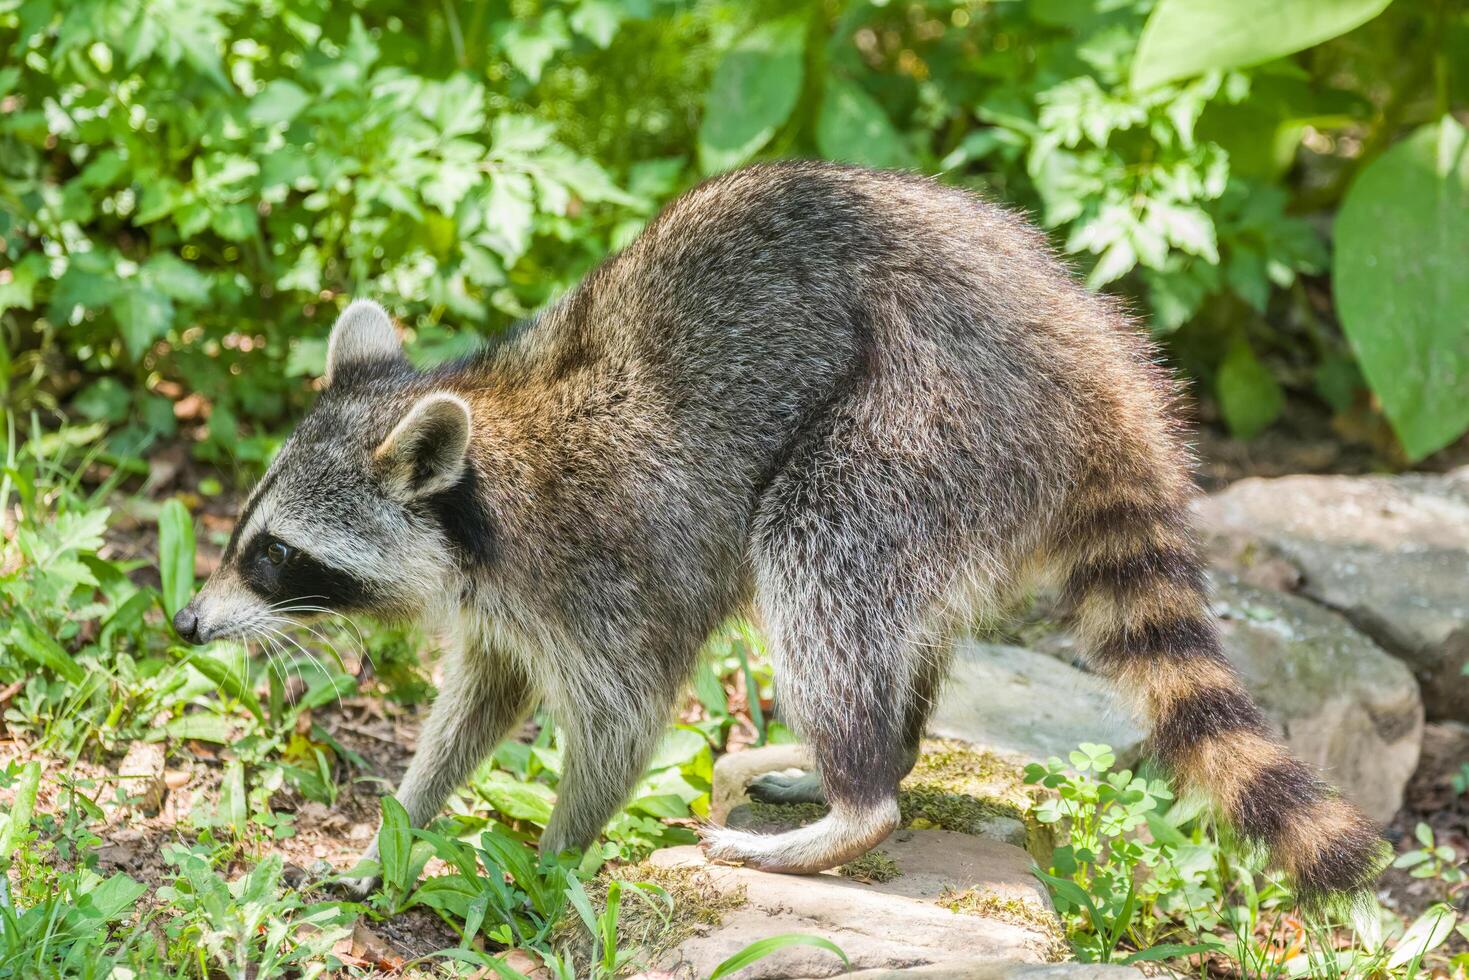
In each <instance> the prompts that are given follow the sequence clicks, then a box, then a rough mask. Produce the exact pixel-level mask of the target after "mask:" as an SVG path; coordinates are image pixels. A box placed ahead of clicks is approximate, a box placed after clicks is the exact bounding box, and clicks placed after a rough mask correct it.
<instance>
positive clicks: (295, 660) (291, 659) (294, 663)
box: [261, 625, 328, 687]
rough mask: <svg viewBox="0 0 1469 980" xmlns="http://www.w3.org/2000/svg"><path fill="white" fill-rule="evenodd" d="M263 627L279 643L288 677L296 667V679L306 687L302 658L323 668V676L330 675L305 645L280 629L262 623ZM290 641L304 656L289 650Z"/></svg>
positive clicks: (319, 668) (314, 665)
mask: <svg viewBox="0 0 1469 980" xmlns="http://www.w3.org/2000/svg"><path fill="white" fill-rule="evenodd" d="M261 628H262V629H263V630H267V631H269V633H270V635H271V636H272V637H273V638H274V641H275V643H277V644H279V646H278V649H279V650H280V654H281V662H282V663H283V664H285V665H286V672H285V676H286V677H288V678H289V677H290V676H291V669H292V668H294V669H295V671H296V679H297V680H299V681H300V682H301V686H302V687H305V686H306V677H305V675H304V674H302V673H301V660H302V659H303V658H304V659H306V660H308V661H310V662H311V665H312V666H313V667H316V668H317V669H318V670H321V671H322V674H323V676H328V675H326V671H325V670H324V669H322V667H321V665H320V664H318V663H317V662H316V660H315V659H314V658H313V657H312V656H311V655H310V653H308V652H307V651H306V649H305V648H304V647H302V646H301V645H300V644H299V643H297V642H296V641H295V640H293V639H291V638H290V637H289V636H287V635H286V634H284V633H282V632H281V631H280V630H278V629H275V628H274V627H271V626H264V625H262V627H261ZM288 643H289V644H291V645H292V646H295V647H296V649H298V650H300V651H301V654H302V656H301V657H297V656H293V655H291V654H290V653H289V652H288V651H289V649H290V647H288V646H286V644H288Z"/></svg>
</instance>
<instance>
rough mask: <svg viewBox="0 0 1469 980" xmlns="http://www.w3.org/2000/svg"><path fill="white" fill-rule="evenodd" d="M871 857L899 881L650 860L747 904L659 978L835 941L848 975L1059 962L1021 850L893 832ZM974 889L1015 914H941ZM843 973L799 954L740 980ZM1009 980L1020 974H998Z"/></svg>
mask: <svg viewBox="0 0 1469 980" xmlns="http://www.w3.org/2000/svg"><path fill="white" fill-rule="evenodd" d="M878 850H879V851H881V853H883V854H884V855H886V856H887V857H888V858H890V859H891V860H892V862H893V863H894V864H895V865H896V867H897V869H898V871H899V874H898V876H897V877H895V878H893V879H891V880H889V881H886V882H882V883H873V884H864V883H862V882H859V881H855V880H852V879H849V878H844V877H842V876H841V875H839V874H837V873H836V872H830V871H829V872H824V873H822V874H819V875H807V876H796V875H778V874H768V873H766V872H762V871H755V870H753V869H751V868H743V867H728V866H722V865H710V864H708V863H707V862H705V860H704V857H703V855H702V854H701V853H700V851H699V850H698V849H697V848H693V847H680V848H671V849H669V850H664V851H658V852H656V853H655V854H654V855H653V857H652V858H651V861H652V863H653V864H655V865H659V866H662V867H676V868H688V869H697V870H698V871H699V872H700V873H701V874H703V875H705V876H706V881H707V883H708V884H710V885H712V887H713V888H714V889H715V890H716V891H718V892H719V893H721V894H730V893H736V892H742V893H743V895H744V897H745V904H744V905H743V906H742V907H740V908H738V909H736V910H735V911H733V912H728V913H725V914H724V915H723V916H722V919H721V921H720V923H719V924H718V925H716V926H712V927H708V928H707V930H706V931H705V932H704V933H703V934H701V935H695V936H692V937H690V938H688V939H686V940H684V941H683V942H682V943H680V944H679V945H678V946H676V947H674V948H673V949H672V950H670V951H668V952H667V953H665V954H663V955H662V956H661V957H659V959H658V961H657V962H656V963H655V964H654V967H655V968H656V969H659V970H666V971H668V972H671V973H673V974H674V975H675V976H677V977H681V978H682V977H705V976H708V975H709V973H710V972H711V971H712V970H713V969H714V968H715V967H716V966H717V965H718V964H719V963H720V962H722V961H723V960H724V959H726V958H728V957H729V956H731V955H733V954H734V953H736V952H738V951H739V950H740V949H742V948H743V947H744V946H745V945H747V944H748V943H751V942H754V941H755V940H758V939H764V938H767V937H769V936H775V935H780V934H782V933H788V932H803V933H810V934H814V935H818V936H822V937H824V938H826V939H829V940H831V941H832V942H834V943H835V944H836V945H837V946H839V947H841V949H842V950H843V951H844V952H845V953H846V954H847V956H848V958H849V959H850V961H851V964H852V969H853V970H854V971H857V970H888V971H891V970H899V969H909V968H913V967H924V966H930V965H934V964H945V963H953V962H959V963H963V962H966V961H967V962H974V961H976V960H982V961H985V962H993V961H1004V962H1007V963H1031V964H1044V963H1046V962H1047V961H1048V960H1051V959H1055V958H1057V957H1059V956H1061V955H1063V954H1064V951H1065V945H1064V940H1063V939H1062V938H1061V932H1060V924H1059V922H1058V921H1057V920H1056V919H1055V916H1054V913H1053V912H1052V911H1051V905H1050V899H1049V897H1048V896H1047V895H1046V893H1045V890H1044V889H1043V888H1042V887H1041V886H1040V884H1039V883H1038V882H1037V881H1036V879H1035V878H1034V877H1032V876H1031V874H1030V863H1031V859H1030V856H1029V855H1028V854H1026V852H1024V851H1022V850H1020V849H1019V848H1016V847H1012V846H1010V845H1008V844H1001V843H999V842H996V841H991V840H985V839H982V838H979V837H972V836H969V835H967V834H955V833H948V832H946V831H941V830H919V831H900V832H898V833H896V834H894V835H893V836H892V837H891V838H889V839H888V840H887V841H886V842H885V843H883V844H881V845H880V846H879V848H878ZM970 889H973V890H974V892H975V893H976V894H982V895H986V896H994V900H995V901H996V903H1003V905H1004V907H1005V908H1009V909H1020V910H1022V911H1021V912H1020V913H1019V914H1006V915H1003V916H1001V915H971V914H966V913H962V912H956V911H953V910H951V909H949V908H947V907H945V906H944V905H943V904H941V903H942V902H943V901H945V900H946V899H947V898H948V897H950V896H953V895H955V894H957V893H962V892H965V891H967V890H970ZM842 973H843V968H842V964H841V961H840V960H838V959H837V958H836V957H835V956H833V955H832V954H831V953H829V952H825V951H822V950H820V949H816V948H813V947H808V946H797V947H790V948H788V949H784V950H781V951H779V952H777V953H775V954H774V955H772V956H770V957H768V958H766V959H764V960H761V961H759V962H758V963H756V964H754V965H753V966H751V967H749V968H748V969H747V970H745V971H742V972H741V973H740V974H739V976H740V977H741V978H744V980H756V978H767V980H775V978H796V977H812V978H815V977H831V976H837V975H840V974H842ZM939 975H943V974H939ZM1012 975H1017V974H1008V973H1001V974H996V976H1012ZM1018 975H1021V976H1023V974H1018ZM1039 976H1041V977H1044V976H1048V975H1047V974H1041V975H1039Z"/></svg>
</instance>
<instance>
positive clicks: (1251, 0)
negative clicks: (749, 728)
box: [1131, 0, 1392, 91]
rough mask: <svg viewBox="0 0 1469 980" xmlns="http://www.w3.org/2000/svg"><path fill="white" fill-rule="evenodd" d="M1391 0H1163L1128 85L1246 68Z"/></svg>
mask: <svg viewBox="0 0 1469 980" xmlns="http://www.w3.org/2000/svg"><path fill="white" fill-rule="evenodd" d="M1391 2H1392V0H1288V2H1281V0H1229V2H1227V3H1221V2H1219V0H1160V2H1159V3H1158V6H1156V7H1154V8H1153V12H1152V14H1151V15H1150V16H1149V17H1148V22H1147V24H1146V26H1144V27H1143V34H1142V38H1141V40H1139V41H1138V46H1137V56H1136V58H1134V60H1133V65H1132V78H1131V83H1132V88H1133V90H1134V91H1142V90H1144V89H1149V88H1152V87H1154V86H1156V85H1161V84H1163V83H1164V82H1171V81H1173V80H1174V79H1178V78H1187V77H1189V76H1191V75H1200V74H1203V73H1204V72H1206V71H1212V70H1215V69H1222V68H1244V67H1248V66H1249V65H1258V64H1260V63H1261V62H1265V61H1270V60H1271V59H1272V58H1279V57H1280V56H1282V55H1287V54H1290V53H1292V52H1294V51H1301V50H1303V49H1305V48H1309V47H1311V46H1312V45H1313V44H1320V43H1321V42H1322V41H1325V40H1327V39H1329V38H1333V37H1336V36H1337V35H1338V34H1344V33H1346V32H1347V31H1349V30H1351V29H1352V28H1354V27H1357V26H1358V25H1361V24H1365V23H1366V22H1367V21H1369V20H1371V19H1372V18H1373V17H1376V16H1377V15H1378V14H1380V13H1382V11H1383V10H1384V9H1386V8H1387V5H1388V4H1389V3H1391Z"/></svg>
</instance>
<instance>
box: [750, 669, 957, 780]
mask: <svg viewBox="0 0 1469 980" xmlns="http://www.w3.org/2000/svg"><path fill="white" fill-rule="evenodd" d="M951 652H952V645H951V643H949V642H945V643H944V644H943V645H942V646H941V647H938V648H937V649H936V650H933V651H929V652H928V655H927V656H925V657H923V658H922V660H921V661H920V664H919V668H918V670H917V671H916V672H915V675H914V677H913V683H912V691H911V692H910V693H909V697H908V711H907V714H906V715H905V717H904V743H903V744H904V762H903V765H902V767H901V768H902V773H903V776H906V775H907V774H908V773H910V772H912V771H913V767H914V765H916V764H917V762H918V754H919V751H920V749H921V746H922V742H923V734H924V731H925V729H926V727H927V725H928V718H929V715H931V714H932V713H933V708H934V705H935V704H936V703H937V699H938V694H939V688H940V687H941V686H942V684H943V680H944V675H945V674H946V673H947V670H948V665H949V655H950V653H951ZM899 779H900V780H901V779H902V777H901V776H900V777H899ZM746 792H747V793H748V794H749V795H750V797H751V798H753V799H755V800H759V801H760V802H762V803H775V804H782V805H791V804H800V803H816V804H820V805H821V806H825V805H826V790H825V789H824V788H823V787H822V783H821V773H820V772H819V771H817V770H815V769H811V770H807V771H803V770H799V769H792V770H787V771H784V772H767V773H763V774H762V775H759V776H756V777H755V778H754V779H752V780H751V781H750V785H749V786H748V787H746Z"/></svg>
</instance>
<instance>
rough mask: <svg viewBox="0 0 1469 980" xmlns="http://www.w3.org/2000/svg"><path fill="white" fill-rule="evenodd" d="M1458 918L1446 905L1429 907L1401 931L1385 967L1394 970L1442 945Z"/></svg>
mask: <svg viewBox="0 0 1469 980" xmlns="http://www.w3.org/2000/svg"><path fill="white" fill-rule="evenodd" d="M1458 919H1459V915H1458V913H1457V912H1455V911H1454V910H1453V909H1452V908H1450V907H1449V906H1447V905H1434V906H1432V907H1430V908H1429V909H1428V911H1426V912H1424V913H1423V914H1422V915H1420V916H1419V917H1418V918H1417V919H1416V920H1414V922H1413V924H1412V925H1410V926H1409V927H1408V931H1407V932H1405V933H1403V938H1402V939H1399V940H1398V944H1397V947H1396V948H1394V949H1393V953H1392V956H1391V957H1389V959H1388V961H1387V968H1388V969H1389V970H1395V969H1397V968H1398V967H1400V966H1403V965H1404V964H1406V963H1408V962H1409V961H1411V960H1415V959H1421V958H1422V957H1423V956H1425V955H1426V954H1428V953H1430V952H1432V951H1433V950H1435V949H1437V948H1438V947H1439V946H1442V945H1443V942H1444V940H1446V939H1448V938H1449V933H1451V932H1453V931H1454V923H1455V922H1457V921H1458Z"/></svg>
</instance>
